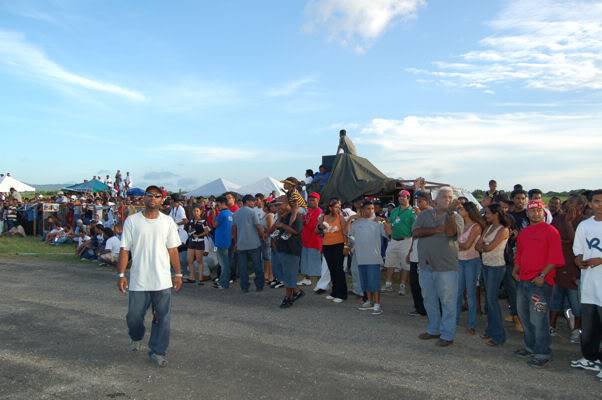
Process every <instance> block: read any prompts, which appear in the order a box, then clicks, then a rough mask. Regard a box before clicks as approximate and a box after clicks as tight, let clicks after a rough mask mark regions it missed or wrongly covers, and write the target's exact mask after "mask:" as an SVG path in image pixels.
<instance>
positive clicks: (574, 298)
mask: <svg viewBox="0 0 602 400" xmlns="http://www.w3.org/2000/svg"><path fill="white" fill-rule="evenodd" d="M565 299H566V300H567V301H568V308H570V309H571V311H573V315H574V316H575V317H581V300H580V299H581V294H580V291H579V286H577V289H568V288H563V287H560V286H558V284H556V285H555V286H554V288H553V289H552V300H551V301H550V309H551V310H552V311H557V312H561V311H563V310H564V306H565V304H566V302H565Z"/></svg>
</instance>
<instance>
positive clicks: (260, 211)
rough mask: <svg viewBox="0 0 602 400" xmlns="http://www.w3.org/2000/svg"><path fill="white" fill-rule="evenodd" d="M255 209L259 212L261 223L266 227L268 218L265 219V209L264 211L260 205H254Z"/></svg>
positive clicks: (258, 216)
mask: <svg viewBox="0 0 602 400" xmlns="http://www.w3.org/2000/svg"><path fill="white" fill-rule="evenodd" d="M253 210H254V211H255V213H256V214H257V218H259V224H260V225H261V226H263V227H264V228H265V226H266V220H265V219H266V214H265V211H263V210H262V209H261V208H259V207H253Z"/></svg>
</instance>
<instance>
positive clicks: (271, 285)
mask: <svg viewBox="0 0 602 400" xmlns="http://www.w3.org/2000/svg"><path fill="white" fill-rule="evenodd" d="M277 284H278V281H277V280H276V279H274V280H273V281H272V282H270V287H271V288H272V289H276V285H277Z"/></svg>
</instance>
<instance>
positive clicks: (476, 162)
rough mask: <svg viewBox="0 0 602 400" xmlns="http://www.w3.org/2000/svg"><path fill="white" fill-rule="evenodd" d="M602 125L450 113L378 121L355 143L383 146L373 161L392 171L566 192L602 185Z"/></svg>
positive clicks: (580, 118)
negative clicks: (494, 180) (492, 180)
mask: <svg viewBox="0 0 602 400" xmlns="http://www.w3.org/2000/svg"><path fill="white" fill-rule="evenodd" d="M600 126H602V115H550V114H544V113H515V114H495V115H484V114H442V115H432V116H407V117H405V118H403V119H383V118H376V119H373V120H372V121H370V122H369V123H367V124H364V126H363V128H362V130H361V133H360V134H359V136H357V137H355V138H354V140H356V142H357V143H358V145H360V147H359V148H360V149H361V145H373V146H376V148H377V149H378V152H377V153H376V154H378V156H377V157H373V161H374V162H375V164H376V165H379V166H381V167H382V168H383V170H385V171H387V172H388V173H389V174H390V175H392V176H403V177H404V178H413V177H416V176H423V175H426V176H427V178H428V177H429V176H430V177H431V178H437V179H446V180H448V181H449V182H451V183H453V184H456V185H461V186H466V187H468V188H472V189H474V188H478V187H480V186H483V185H484V183H486V182H487V179H490V178H491V177H496V178H497V179H499V180H500V181H504V182H506V183H507V185H506V186H511V185H512V184H514V183H517V182H523V183H525V184H529V185H533V186H541V187H543V188H549V189H562V188H576V187H585V186H588V185H589V186H590V187H592V186H595V185H599V174H594V173H592V172H591V171H593V170H595V169H596V168H597V169H598V170H600V168H601V167H602V161H601V160H600V157H599V155H598V154H597V153H598V152H597V151H596V149H599V148H602V135H600V134H599V133H600V132H599V127H600ZM583 171H590V172H589V173H585V174H584V172H583ZM571 176H573V177H574V179H570V177H571ZM596 181H597V182H596Z"/></svg>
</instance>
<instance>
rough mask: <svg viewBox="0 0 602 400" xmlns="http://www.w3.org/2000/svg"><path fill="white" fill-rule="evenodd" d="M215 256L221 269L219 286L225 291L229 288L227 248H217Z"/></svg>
mask: <svg viewBox="0 0 602 400" xmlns="http://www.w3.org/2000/svg"><path fill="white" fill-rule="evenodd" d="M215 255H216V256H217V262H218V264H219V266H220V268H221V272H220V274H219V284H220V286H221V287H223V288H226V289H227V288H229V287H230V257H229V255H228V248H227V247H226V248H218V249H217V252H216V253H215Z"/></svg>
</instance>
